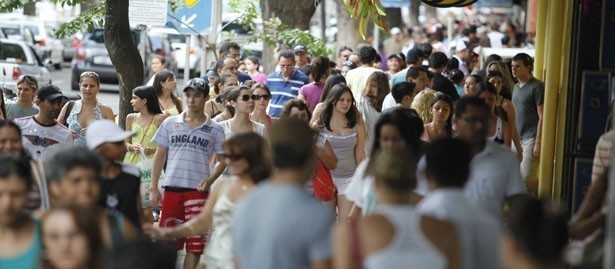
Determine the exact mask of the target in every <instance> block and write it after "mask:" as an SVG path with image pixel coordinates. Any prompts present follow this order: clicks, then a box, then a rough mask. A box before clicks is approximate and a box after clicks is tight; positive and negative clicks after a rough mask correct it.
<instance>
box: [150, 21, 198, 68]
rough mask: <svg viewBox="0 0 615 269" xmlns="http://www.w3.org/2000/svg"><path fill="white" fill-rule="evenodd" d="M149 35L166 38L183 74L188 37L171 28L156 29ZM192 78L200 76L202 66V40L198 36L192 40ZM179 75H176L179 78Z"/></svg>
mask: <svg viewBox="0 0 615 269" xmlns="http://www.w3.org/2000/svg"><path fill="white" fill-rule="evenodd" d="M148 34H149V35H151V36H164V37H166V39H167V40H169V43H170V44H171V51H172V52H171V54H172V55H173V57H174V58H175V60H176V61H177V71H178V72H179V73H183V72H184V69H185V66H186V64H185V62H186V36H185V35H180V34H179V33H178V32H177V30H175V29H171V28H162V27H154V28H150V29H149V30H148ZM188 51H189V53H190V63H189V65H188V66H189V67H190V77H195V76H197V75H198V76H200V75H199V74H200V72H199V71H200V70H197V69H199V68H200V65H201V54H202V53H201V51H202V49H201V40H200V39H199V38H197V37H196V36H192V37H191V38H190V48H189V50H188ZM179 73H176V75H178V76H179Z"/></svg>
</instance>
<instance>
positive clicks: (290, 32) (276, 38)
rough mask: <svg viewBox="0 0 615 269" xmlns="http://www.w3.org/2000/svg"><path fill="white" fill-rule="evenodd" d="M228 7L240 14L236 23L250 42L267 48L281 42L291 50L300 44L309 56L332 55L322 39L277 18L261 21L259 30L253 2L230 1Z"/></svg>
mask: <svg viewBox="0 0 615 269" xmlns="http://www.w3.org/2000/svg"><path fill="white" fill-rule="evenodd" d="M229 7H230V8H231V10H232V11H234V12H238V13H240V14H241V15H240V16H239V18H237V22H238V23H239V24H242V25H243V27H244V29H245V30H248V33H249V34H250V35H251V38H250V42H258V41H262V42H263V43H264V44H265V45H267V46H269V47H275V46H276V45H277V44H278V42H282V43H284V44H286V45H288V46H289V47H291V48H292V47H294V46H296V45H298V44H302V45H304V46H306V47H307V49H308V51H309V53H310V54H311V55H330V54H332V53H333V52H332V51H331V50H329V49H328V48H327V46H326V44H325V42H323V40H322V39H320V38H318V37H315V36H313V35H312V34H311V33H310V31H308V30H301V29H291V28H290V27H289V26H288V25H286V24H284V23H283V22H282V21H281V20H280V19H279V18H278V17H273V18H270V19H269V20H267V21H263V26H262V28H260V27H259V26H258V25H257V23H256V21H257V20H258V18H259V15H260V13H259V11H258V9H257V8H256V4H255V3H254V1H245V0H231V1H229Z"/></svg>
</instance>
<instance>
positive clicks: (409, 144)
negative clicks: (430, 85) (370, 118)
mask: <svg viewBox="0 0 615 269" xmlns="http://www.w3.org/2000/svg"><path fill="white" fill-rule="evenodd" d="M387 124H390V125H393V126H395V128H396V129H397V131H398V132H399V135H400V136H401V137H402V139H404V140H405V141H406V150H407V151H408V152H409V153H410V154H412V156H413V157H414V160H418V159H419V158H420V156H421V154H422V144H421V135H422V134H423V130H424V127H423V121H422V120H421V118H420V117H419V114H418V113H416V111H415V110H414V109H411V108H405V107H395V108H393V109H387V110H385V111H384V112H382V114H380V117H379V118H378V120H377V121H376V126H375V130H376V132H375V133H376V134H375V136H374V144H373V146H372V152H370V153H369V156H370V159H369V163H368V165H367V171H366V174H371V171H372V168H373V165H374V161H375V160H376V154H377V153H378V152H379V151H380V149H381V146H380V131H381V130H382V127H383V126H384V125H387Z"/></svg>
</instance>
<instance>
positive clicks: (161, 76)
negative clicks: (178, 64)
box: [153, 69, 184, 113]
mask: <svg viewBox="0 0 615 269" xmlns="http://www.w3.org/2000/svg"><path fill="white" fill-rule="evenodd" d="M174 77H175V73H173V72H171V71H169V70H168V69H162V70H160V71H158V73H156V75H155V76H154V85H153V86H154V90H156V96H158V97H160V96H162V84H161V83H162V82H165V81H167V80H169V79H170V78H174ZM171 100H173V104H174V105H175V107H177V111H179V113H181V112H182V111H183V110H184V109H183V107H182V103H181V101H180V100H179V98H177V96H175V93H171Z"/></svg>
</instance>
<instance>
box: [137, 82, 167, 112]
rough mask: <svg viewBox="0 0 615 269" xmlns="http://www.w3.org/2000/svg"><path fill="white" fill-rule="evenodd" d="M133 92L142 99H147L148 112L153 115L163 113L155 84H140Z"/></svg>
mask: <svg viewBox="0 0 615 269" xmlns="http://www.w3.org/2000/svg"><path fill="white" fill-rule="evenodd" d="M132 94H134V95H136V96H137V97H139V98H141V99H145V100H146V102H145V108H147V112H149V113H150V114H152V115H156V114H162V109H160V103H159V102H158V96H156V90H155V89H154V87H153V86H139V87H136V88H135V89H134V90H132Z"/></svg>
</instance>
